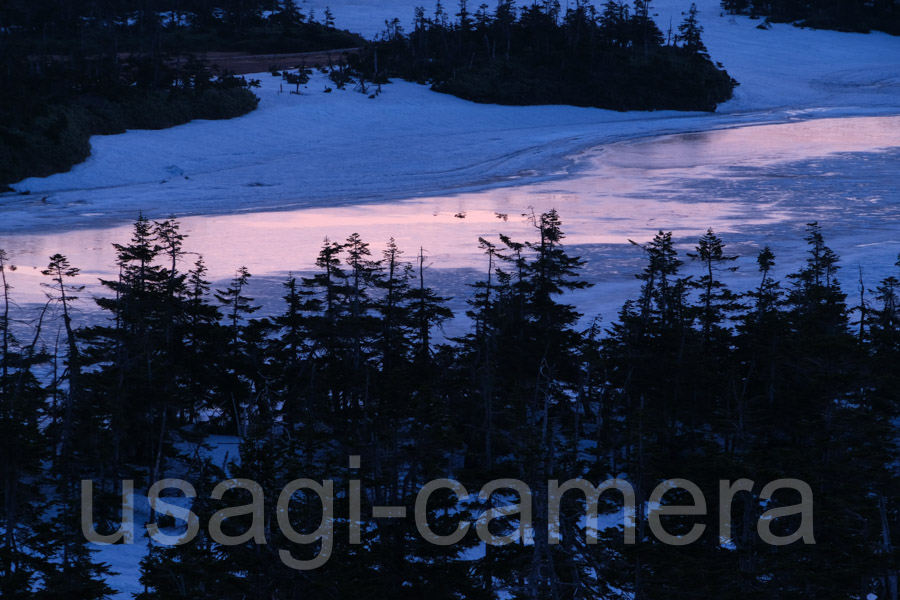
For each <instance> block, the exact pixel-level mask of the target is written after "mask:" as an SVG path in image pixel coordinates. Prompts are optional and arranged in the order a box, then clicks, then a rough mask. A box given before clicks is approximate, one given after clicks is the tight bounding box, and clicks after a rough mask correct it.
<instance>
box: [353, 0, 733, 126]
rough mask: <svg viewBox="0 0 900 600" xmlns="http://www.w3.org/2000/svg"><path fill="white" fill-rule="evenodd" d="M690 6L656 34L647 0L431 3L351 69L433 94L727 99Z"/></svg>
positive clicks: (657, 105) (581, 100) (525, 100)
mask: <svg viewBox="0 0 900 600" xmlns="http://www.w3.org/2000/svg"><path fill="white" fill-rule="evenodd" d="M696 15H697V9H696V7H695V6H692V7H691V10H690V13H689V17H688V20H686V21H685V23H684V24H682V26H681V27H679V28H678V30H675V31H668V32H666V33H663V32H662V31H660V30H659V28H658V27H657V25H656V23H655V22H654V20H653V13H652V8H651V6H650V0H636V2H635V3H634V5H633V6H632V5H629V4H627V3H624V2H623V3H619V2H616V0H609V1H608V2H606V3H605V4H603V5H602V6H601V7H600V8H597V7H596V6H594V5H593V4H591V3H590V2H587V1H586V0H577V1H576V2H574V3H573V4H570V5H567V8H566V10H563V9H562V8H561V7H560V4H559V2H556V1H551V0H546V1H544V2H534V3H532V4H529V5H523V6H519V7H517V6H516V5H515V2H514V0H502V1H501V2H498V3H497V6H496V8H495V9H494V10H493V11H491V10H489V8H488V6H487V5H486V4H482V5H481V6H480V7H478V8H477V9H475V8H470V6H469V5H468V4H467V2H466V1H465V0H462V1H461V2H460V3H459V6H458V12H456V13H455V17H454V16H453V14H452V13H448V12H447V10H446V9H445V8H444V7H443V6H442V4H441V3H440V2H438V4H437V6H436V8H435V11H434V16H433V17H432V18H427V17H426V16H425V11H424V9H421V8H419V9H417V10H416V13H415V17H414V20H413V27H412V30H411V31H410V32H409V33H408V34H407V33H405V32H404V31H403V28H402V26H401V25H400V21H399V19H394V20H393V21H390V22H386V23H387V29H386V31H385V32H384V34H383V35H382V38H381V41H380V42H379V43H376V44H374V45H372V46H369V47H368V48H367V49H366V50H365V51H364V52H363V53H362V55H361V58H360V59H359V61H358V65H357V66H358V68H359V69H360V70H361V71H363V72H365V73H366V74H367V75H368V77H369V78H371V79H376V80H378V79H381V80H383V79H384V78H385V77H387V76H401V77H404V78H406V79H411V80H416V81H431V82H432V83H433V88H434V89H435V90H437V91H441V92H447V93H450V94H454V95H456V96H459V97H461V98H465V99H467V100H474V101H476V102H490V103H499V104H514V105H516V104H572V105H576V106H594V107H598V108H609V109H614V110H706V111H713V110H715V108H716V105H717V104H719V103H721V102H724V101H725V100H728V99H729V98H730V97H731V94H732V90H733V88H734V86H735V85H736V82H735V81H734V80H733V79H732V78H731V77H729V76H728V74H727V73H726V72H725V71H724V70H723V69H721V68H720V67H717V66H716V65H715V64H713V63H712V61H711V60H710V58H709V56H708V54H707V52H706V48H705V47H704V46H703V42H702V41H701V39H700V34H701V32H702V28H701V27H700V26H699V24H698V23H697V19H696Z"/></svg>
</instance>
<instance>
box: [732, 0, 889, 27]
mask: <svg viewBox="0 0 900 600" xmlns="http://www.w3.org/2000/svg"><path fill="white" fill-rule="evenodd" d="M722 8H724V9H725V10H727V11H728V12H730V13H731V14H749V15H750V16H752V17H766V20H767V21H774V22H777V23H795V24H797V25H800V26H804V27H814V28H816V29H835V30H837V31H851V32H861V33H868V32H869V31H871V30H875V31H885V32H887V33H890V34H893V35H900V7H898V4H897V2H895V1H894V0H806V1H805V2H803V1H800V0H722Z"/></svg>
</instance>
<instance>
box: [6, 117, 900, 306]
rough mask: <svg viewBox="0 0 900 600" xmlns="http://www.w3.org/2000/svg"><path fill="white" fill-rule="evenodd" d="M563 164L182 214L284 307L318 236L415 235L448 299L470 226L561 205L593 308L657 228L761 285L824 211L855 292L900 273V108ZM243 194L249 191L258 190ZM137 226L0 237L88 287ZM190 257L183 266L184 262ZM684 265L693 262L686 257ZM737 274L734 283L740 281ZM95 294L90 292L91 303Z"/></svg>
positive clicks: (192, 246)
mask: <svg viewBox="0 0 900 600" xmlns="http://www.w3.org/2000/svg"><path fill="white" fill-rule="evenodd" d="M570 158H571V160H572V161H573V164H572V166H571V167H570V168H569V169H568V174H566V175H564V176H559V177H556V178H551V179H549V180H544V181H537V182H532V183H527V184H522V185H509V182H507V183H505V184H504V185H503V186H502V187H495V188H493V189H484V190H481V191H476V192H471V193H462V194H456V195H444V196H437V197H427V196H423V197H417V198H413V199H409V200H402V201H394V202H386V203H363V204H356V205H346V206H339V207H333V208H321V207H320V208H310V209H303V210H292V211H281V212H278V211H275V212H245V213H239V214H231V215H214V216H196V217H185V218H182V219H181V223H182V228H183V231H184V232H185V233H187V234H188V235H189V238H188V240H187V242H186V247H187V249H188V250H190V251H192V252H197V253H202V254H203V255H204V258H205V260H206V262H207V264H208V266H209V267H210V275H211V277H212V278H213V279H214V280H217V281H222V280H225V279H227V278H229V277H230V275H231V274H232V273H233V272H234V270H235V269H236V268H237V267H239V266H241V265H245V266H247V267H248V268H249V269H250V271H251V272H252V273H253V275H254V278H253V281H252V286H251V289H250V292H249V293H250V294H251V295H254V296H255V297H256V298H257V301H259V302H262V303H263V304H265V305H266V308H267V310H269V311H273V310H278V304H277V298H278V297H279V295H280V294H281V286H280V282H281V281H282V280H283V278H284V276H285V275H286V274H287V273H288V272H289V271H293V272H295V273H298V274H299V273H306V272H308V271H310V270H311V269H312V268H313V263H314V260H315V257H316V254H317V252H318V250H319V248H320V247H321V244H322V241H323V239H324V238H325V237H326V236H327V237H330V238H331V239H332V240H341V239H343V238H345V237H346V236H347V235H349V234H350V233H353V232H358V233H360V234H361V235H362V236H363V239H365V240H366V241H368V242H369V243H370V244H371V248H372V250H373V254H375V255H378V254H379V253H380V249H381V248H382V247H383V245H384V243H385V242H386V241H387V240H388V238H390V237H391V236H393V237H394V238H395V239H396V240H397V242H398V244H399V245H400V247H401V248H402V249H404V250H405V252H406V257H407V258H408V259H410V260H412V259H413V257H414V255H415V254H416V253H418V250H419V248H420V247H422V248H423V249H424V251H425V253H426V255H427V257H428V263H429V264H430V265H431V267H430V270H429V277H430V278H431V282H432V285H435V286H436V287H438V288H440V289H441V290H442V291H443V292H445V293H449V294H450V295H453V296H455V297H456V298H455V300H454V302H453V305H454V308H455V309H456V310H457V311H459V312H461V311H462V309H463V308H464V299H465V296H466V295H467V293H468V292H467V290H466V286H465V284H467V283H472V282H474V281H475V280H476V279H477V277H479V276H480V275H481V274H482V272H483V271H484V269H485V268H486V260H485V259H484V257H483V256H482V255H481V254H480V252H479V250H478V238H479V237H486V238H489V239H496V234H497V233H498V232H503V233H505V234H508V235H510V236H511V237H513V239H517V240H520V241H523V240H526V239H533V235H534V231H533V229H532V228H531V226H530V225H528V224H527V222H526V220H525V219H524V218H523V216H522V215H523V214H528V213H530V212H531V211H532V209H533V210H534V211H536V212H541V211H544V210H546V209H549V208H556V209H557V210H558V211H559V212H560V214H561V216H562V219H563V225H564V230H565V232H566V233H567V235H568V237H567V240H566V243H567V244H568V246H569V249H570V251H571V252H572V253H574V254H578V255H581V256H582V257H583V258H585V259H587V261H588V265H587V267H586V276H587V278H588V279H589V280H590V281H592V282H594V283H596V284H597V285H596V286H595V287H594V288H593V289H591V290H589V291H585V292H581V293H579V295H578V296H577V297H575V298H576V301H577V304H578V305H579V307H580V309H581V310H582V311H583V312H584V313H586V314H587V315H589V316H590V315H595V314H597V313H602V314H603V316H604V317H605V320H607V321H608V320H609V318H610V317H613V316H614V313H615V311H616V309H617V308H618V306H619V305H620V304H621V302H622V301H623V300H624V299H625V298H626V297H627V296H628V295H630V294H633V293H634V291H635V290H636V289H637V282H636V281H635V279H634V274H635V273H636V272H638V270H639V269H640V268H641V267H642V264H643V263H642V257H641V253H640V251H639V250H637V249H636V248H634V247H633V246H632V245H631V244H629V242H628V240H629V239H631V240H635V241H646V240H648V239H650V238H651V237H652V236H653V234H654V233H655V232H656V231H658V230H659V229H664V230H667V231H673V232H675V235H676V237H677V239H678V241H679V243H680V244H681V247H682V248H683V249H689V248H691V247H692V244H693V242H694V241H695V240H696V238H697V237H698V236H699V235H700V234H702V233H703V232H704V231H705V230H706V228H707V227H712V228H714V229H715V230H716V232H717V233H719V234H720V235H721V236H722V237H723V238H724V239H725V241H726V243H728V244H729V246H730V249H731V250H732V251H733V252H735V253H737V254H740V255H742V260H741V261H740V264H741V273H742V274H739V276H738V279H739V281H741V282H743V284H745V285H752V283H754V282H755V281H756V269H755V264H754V259H755V254H756V252H757V251H758V250H759V249H760V248H761V247H762V246H763V245H764V244H769V245H770V246H771V247H772V248H773V249H774V251H775V253H776V256H777V266H778V275H779V276H781V277H783V276H784V275H786V274H787V273H789V272H793V271H795V270H796V268H797V267H798V266H799V263H800V261H802V260H803V252H804V251H805V248H804V243H803V241H802V236H803V227H804V225H805V223H807V222H809V221H813V220H818V221H819V222H820V223H821V224H822V225H823V226H824V229H825V233H826V236H827V238H826V241H827V243H828V244H829V245H830V246H831V247H832V248H833V249H834V250H836V251H837V252H838V253H839V254H840V255H841V258H842V264H843V267H844V270H843V272H842V277H841V281H842V282H843V283H844V287H845V291H846V292H848V293H850V294H855V293H856V292H855V290H856V280H857V279H858V270H857V265H858V264H861V265H862V266H863V268H864V276H865V278H866V284H867V286H868V287H874V285H875V283H876V281H877V279H879V278H881V277H883V276H885V275H887V274H889V273H893V272H894V271H895V270H896V269H895V267H894V266H893V263H894V261H895V260H896V257H897V254H898V252H900V192H898V191H897V189H896V175H897V173H898V168H897V167H898V165H900V117H857V118H850V117H847V118H824V119H811V120H798V121H795V122H788V123H781V124H769V125H756V126H746V127H740V128H734V129H722V130H716V131H707V132H701V133H687V134H677V135H666V136H656V137H645V138H638V139H634V140H630V141H623V142H618V143H613V144H609V145H606V146H601V147H597V148H593V149H591V150H589V151H586V152H582V153H579V154H577V155H575V156H573V157H570ZM246 193H248V194H252V193H253V192H252V189H250V190H248V191H247V192H246ZM129 236H130V227H128V226H116V227H111V228H98V229H79V230H74V231H47V232H43V233H23V234H14V235H6V236H4V237H3V238H0V247H4V248H5V249H6V250H7V252H8V253H9V254H10V255H11V257H12V260H11V262H12V263H14V264H15V265H16V266H17V267H18V268H17V270H16V271H15V272H13V273H10V282H11V283H12V285H13V286H14V287H15V291H14V295H15V297H16V299H17V300H18V302H19V303H20V304H24V303H29V302H35V301H39V300H40V299H41V291H40V288H39V285H38V284H39V282H40V280H41V279H43V278H42V277H41V275H40V268H42V267H43V266H45V265H46V263H47V257H48V256H49V255H50V254H53V253H55V252H62V253H64V254H66V255H68V257H69V259H70V261H71V262H72V264H73V265H75V266H78V267H80V268H81V269H82V273H83V277H82V279H83V281H82V283H85V284H88V285H89V288H90V285H91V284H92V283H93V282H95V281H96V279H97V278H98V277H112V276H113V274H114V272H115V268H114V266H113V262H114V259H115V256H114V252H113V249H112V246H111V244H112V243H113V242H119V243H123V242H126V241H127V240H128V238H129ZM187 266H188V265H185V268H187ZM686 269H687V272H692V270H693V267H692V266H691V265H687V266H686ZM739 285H740V284H739ZM89 306H91V305H90V304H89V303H85V307H86V308H87V307H89Z"/></svg>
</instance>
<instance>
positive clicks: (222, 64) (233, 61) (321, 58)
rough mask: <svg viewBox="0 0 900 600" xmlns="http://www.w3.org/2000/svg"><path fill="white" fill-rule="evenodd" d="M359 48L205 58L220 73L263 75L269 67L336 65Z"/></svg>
mask: <svg viewBox="0 0 900 600" xmlns="http://www.w3.org/2000/svg"><path fill="white" fill-rule="evenodd" d="M358 50H359V48H341V49H339V50H325V51H320V52H298V53H294V54H238V53H232V52H208V53H207V54H206V55H205V57H206V59H207V60H208V61H209V63H210V65H212V66H213V67H217V68H218V69H219V70H220V71H231V72H232V73H234V74H235V75H246V74H248V73H263V72H265V71H267V70H268V69H269V67H272V66H274V67H277V68H278V69H279V70H280V69H294V68H297V67H299V66H307V67H319V66H326V65H328V64H336V63H337V62H338V60H339V59H340V58H341V56H342V55H344V54H352V53H355V52H357V51H358Z"/></svg>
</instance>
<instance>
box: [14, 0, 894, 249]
mask: <svg viewBox="0 0 900 600" xmlns="http://www.w3.org/2000/svg"><path fill="white" fill-rule="evenodd" d="M310 1H311V0H310ZM682 4H683V2H681V1H680V0H666V2H665V3H664V2H659V3H658V5H657V7H656V9H655V11H656V13H657V14H658V17H657V18H658V20H659V21H660V23H661V24H662V26H663V28H664V29H666V28H668V23H669V21H670V18H671V20H672V21H673V22H675V23H677V22H678V21H679V20H680V10H681V9H682V8H683V7H682ZM413 5H414V3H412V2H400V1H399V0H396V1H394V2H388V3H382V2H378V3H376V2H371V3H367V4H363V3H362V2H361V0H357V2H356V4H353V3H347V4H346V5H344V4H342V3H339V2H334V3H332V10H334V11H335V14H336V15H339V14H340V10H342V9H343V8H347V9H353V10H352V14H354V15H356V16H355V17H354V19H359V22H360V23H363V22H368V23H372V26H373V27H375V26H377V25H378V24H379V23H380V22H381V21H383V18H382V17H380V16H379V15H381V14H382V13H383V12H384V11H389V13H388V14H391V13H395V12H398V11H400V12H402V11H401V9H403V8H404V7H405V8H406V9H408V12H409V14H411V13H412V6H413ZM715 7H716V3H715V1H714V0H702V2H701V10H702V11H703V12H702V21H703V24H704V27H705V28H706V32H705V39H706V42H707V45H708V46H709V49H710V52H711V54H712V56H713V57H714V58H715V59H717V60H720V61H721V62H722V63H723V64H724V65H725V66H726V67H727V68H728V69H729V72H730V73H732V75H733V76H735V77H736V78H737V79H738V80H739V81H741V83H742V85H741V86H740V87H739V88H738V89H737V93H736V97H735V99H734V100H732V101H730V102H728V103H727V104H725V105H723V106H721V107H720V110H719V112H718V113H717V114H705V113H701V114H698V113H693V114H691V113H674V112H656V113H638V112H632V113H616V112H612V111H604V110H597V109H585V108H574V107H559V106H554V107H498V106H494V105H477V104H473V103H470V102H465V101H462V100H459V99H456V98H453V97H449V96H445V95H441V94H436V93H433V92H431V91H429V90H428V89H427V88H425V87H423V86H418V85H414V84H409V83H405V82H397V83H394V84H392V85H389V86H385V87H384V93H383V94H382V95H380V96H379V97H377V98H375V99H369V98H368V97H366V96H365V95H363V94H358V93H354V92H352V91H350V90H346V91H338V90H335V91H334V92H333V93H330V94H325V93H323V91H324V88H325V85H326V82H325V80H324V78H323V77H321V76H319V77H317V78H314V79H313V81H312V82H311V83H310V84H309V85H308V86H307V88H306V89H305V90H304V93H303V94H302V95H300V96H296V95H292V94H288V93H287V92H286V91H285V93H279V91H280V83H281V82H280V80H279V79H276V78H272V77H271V76H269V75H263V76H261V77H262V82H263V88H262V89H261V90H259V92H258V93H259V95H260V98H261V102H260V106H259V108H258V109H257V110H256V111H255V112H253V113H251V114H249V115H246V116H244V117H241V118H238V119H234V120H231V121H227V122H204V121H197V122H193V123H189V124H187V125H183V126H180V127H175V128H173V129H169V130H164V131H132V132H129V133H127V134H123V135H117V136H105V137H104V136H97V137H95V138H93V140H92V145H93V156H92V157H91V158H90V159H88V161H87V162H85V163H83V164H81V165H78V166H76V167H75V168H74V169H72V171H71V172H69V173H62V174H58V175H54V176H51V177H47V178H41V179H38V178H33V179H28V180H25V181H23V182H20V183H19V184H17V185H15V186H14V187H15V188H16V189H17V190H18V191H26V190H27V191H30V195H27V196H21V195H15V194H6V195H3V196H0V234H2V233H4V232H5V233H11V232H21V231H35V230H47V228H52V229H62V228H73V227H91V226H106V225H110V224H114V223H122V222H127V221H128V220H130V219H132V218H133V217H134V216H135V215H136V213H137V212H138V211H141V210H143V211H144V212H145V213H146V214H148V215H150V216H163V215H168V214H176V215H178V216H184V215H188V214H214V213H234V212H243V211H248V210H267V209H285V208H299V207H308V206H321V205H333V204H336V203H345V202H352V203H357V202H360V201H366V200H385V199H394V198H402V197H415V196H421V195H423V194H428V195H434V194H438V193H447V192H455V191H462V190H471V189H476V188H479V187H485V186H498V185H509V184H510V183H513V182H517V181H519V178H521V177H523V176H524V177H529V178H535V177H539V176H548V175H553V174H557V175H558V174H560V173H562V172H564V170H565V167H566V166H567V165H568V164H569V163H568V162H567V161H566V160H564V159H565V157H566V156H567V155H571V154H572V153H575V152H577V151H578V150H581V149H584V148H587V147H591V146H596V145H598V144H603V143H608V142H610V141H615V140H620V139H623V138H630V137H637V136H645V135H650V134H655V133H672V132H679V131H695V130H708V129H714V128H720V127H731V126H736V125H741V124H753V123H759V122H776V121H783V120H788V119H794V118H806V117H816V116H840V115H856V114H897V113H898V111H900V108H898V104H900V101H898V98H900V38H893V37H890V36H887V35H885V34H870V35H862V34H844V33H836V32H827V31H810V30H800V29H797V28H794V27H791V26H789V25H776V26H774V27H773V29H772V30H770V31H762V30H758V29H756V28H755V26H756V25H757V24H758V21H751V20H750V19H747V18H744V17H737V18H735V17H729V16H720V13H719V11H718V10H717V9H716V8H715ZM322 8H323V9H324V7H322ZM394 9H396V10H394ZM316 11H317V12H319V9H318V8H317V9H316ZM370 31H371V30H370Z"/></svg>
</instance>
